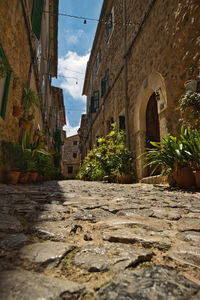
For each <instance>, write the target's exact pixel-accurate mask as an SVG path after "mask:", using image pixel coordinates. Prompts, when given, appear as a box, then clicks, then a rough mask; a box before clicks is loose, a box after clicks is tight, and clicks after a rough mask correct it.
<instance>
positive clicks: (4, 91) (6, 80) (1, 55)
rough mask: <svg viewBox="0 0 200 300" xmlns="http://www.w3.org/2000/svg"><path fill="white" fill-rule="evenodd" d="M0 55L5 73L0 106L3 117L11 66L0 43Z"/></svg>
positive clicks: (0, 113)
mask: <svg viewBox="0 0 200 300" xmlns="http://www.w3.org/2000/svg"><path fill="white" fill-rule="evenodd" d="M0 57H1V59H2V62H3V64H5V67H6V72H7V75H6V77H4V78H5V84H4V90H3V96H2V103H1V107H0V116H1V117H2V118H3V119H4V118H5V114H6V103H7V98H8V90H9V84H10V75H11V68H10V65H9V63H8V61H7V58H6V56H5V53H4V51H3V48H2V46H1V44H0Z"/></svg>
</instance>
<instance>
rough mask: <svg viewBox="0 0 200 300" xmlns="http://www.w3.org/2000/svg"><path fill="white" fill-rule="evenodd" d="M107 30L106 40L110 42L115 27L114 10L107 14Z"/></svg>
mask: <svg viewBox="0 0 200 300" xmlns="http://www.w3.org/2000/svg"><path fill="white" fill-rule="evenodd" d="M105 26H106V29H105V32H106V42H108V40H109V37H110V34H111V31H112V28H113V14H112V12H111V13H109V14H107V15H106V17H105Z"/></svg>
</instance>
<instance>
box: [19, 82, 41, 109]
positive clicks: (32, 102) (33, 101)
mask: <svg viewBox="0 0 200 300" xmlns="http://www.w3.org/2000/svg"><path fill="white" fill-rule="evenodd" d="M22 99H23V107H24V110H25V111H28V112H29V113H34V112H35V107H40V100H39V97H38V94H37V92H36V91H34V90H32V89H29V88H28V87H27V85H26V84H23V95H22Z"/></svg>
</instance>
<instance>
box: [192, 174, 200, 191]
mask: <svg viewBox="0 0 200 300" xmlns="http://www.w3.org/2000/svg"><path fill="white" fill-rule="evenodd" d="M193 174H194V177H195V182H196V186H197V187H198V188H200V171H193Z"/></svg>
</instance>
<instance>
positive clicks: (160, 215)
mask: <svg viewBox="0 0 200 300" xmlns="http://www.w3.org/2000/svg"><path fill="white" fill-rule="evenodd" d="M0 207H1V212H0V295H1V296H0V298H1V300H7V299H9V300H10V299H12V300H19V299H20V300H22V299H23V300H35V299H49V300H50V299H53V300H54V299H105V300H108V299H109V300H110V299H116V300H120V299H170V300H173V299H176V300H177V299H181V300H184V299H185V300H188V299H192V300H195V299H196V300H197V299H200V218H199V217H200V193H199V192H187V191H181V190H178V189H177V190H175V189H174V190H172V189H169V188H168V187H167V186H162V185H147V184H139V183H138V184H129V185H123V184H109V183H105V182H101V183H100V182H83V181H78V180H74V181H72V180H66V181H51V182H44V183H42V184H35V185H5V184H0Z"/></svg>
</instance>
